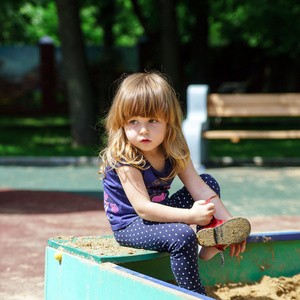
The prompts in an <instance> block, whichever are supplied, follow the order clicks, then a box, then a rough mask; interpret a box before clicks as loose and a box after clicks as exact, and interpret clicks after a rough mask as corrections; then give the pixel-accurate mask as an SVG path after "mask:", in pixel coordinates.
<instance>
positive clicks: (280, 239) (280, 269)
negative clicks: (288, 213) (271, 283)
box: [45, 232, 300, 300]
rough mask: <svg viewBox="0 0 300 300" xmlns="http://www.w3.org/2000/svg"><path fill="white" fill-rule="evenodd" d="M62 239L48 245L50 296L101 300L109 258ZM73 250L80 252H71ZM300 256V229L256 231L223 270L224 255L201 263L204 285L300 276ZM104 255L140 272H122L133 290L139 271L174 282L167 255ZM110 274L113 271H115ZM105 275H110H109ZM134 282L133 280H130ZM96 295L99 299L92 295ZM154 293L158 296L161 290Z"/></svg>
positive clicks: (48, 287) (226, 263) (48, 290)
mask: <svg viewBox="0 0 300 300" xmlns="http://www.w3.org/2000/svg"><path fill="white" fill-rule="evenodd" d="M59 241H61V239H60V240H59ZM59 241H55V240H49V245H51V246H52V245H54V248H50V247H48V248H47V256H46V276H45V283H46V284H45V295H47V298H46V299H48V300H49V299H50V300H52V299H55V300H56V299H72V300H73V299H98V298H97V297H98V294H99V293H101V294H102V293H103V289H106V287H104V286H103V285H102V286H99V282H102V281H103V280H106V279H105V278H106V277H105V278H103V277H101V276H102V275H103V274H102V271H99V270H102V268H100V266H101V265H102V264H103V262H104V260H103V258H101V257H100V258H96V259H95V257H94V256H91V255H89V254H87V253H82V251H79V252H78V251H77V250H78V249H77V250H76V251H73V250H72V249H69V248H66V247H63V246H62V245H61V243H60V242H59ZM57 249H62V251H63V260H62V263H61V264H59V262H58V261H57V260H55V259H54V253H55V251H57ZM70 252H71V253H74V254H75V255H76V256H73V255H70V254H68V253H70ZM161 255H162V256H161ZM128 256H129V257H128ZM299 258H300V233H299V232H285V233H263V234H257V235H251V236H250V237H249V238H248V243H247V249H246V251H245V252H244V253H243V254H241V255H239V256H238V257H233V258H231V257H230V256H229V251H225V266H224V268H221V259H220V256H218V255H216V256H215V257H214V258H213V259H211V260H209V261H199V271H200V274H201V278H202V280H203V284H204V285H214V284H216V283H228V282H243V283H251V282H254V281H258V280H260V279H261V277H262V276H263V275H269V276H272V277H279V276H293V275H295V274H298V273H299V271H300V265H299V262H300V259H299ZM104 259H105V261H106V260H110V261H111V262H115V261H118V264H119V266H118V267H119V268H123V269H122V270H123V271H124V270H126V269H127V270H131V271H129V272H133V273H132V274H135V277H130V278H131V279H128V278H127V277H126V280H125V278H123V277H122V276H121V277H118V282H119V283H118V285H119V286H120V287H122V288H123V285H124V282H126V284H125V285H126V286H127V287H128V288H129V286H131V285H132V287H131V288H132V289H133V288H135V287H134V285H135V284H136V283H133V282H131V281H136V280H137V277H139V276H137V275H138V274H139V275H140V276H142V277H145V278H146V277H147V278H150V279H148V283H149V280H150V282H152V283H153V282H154V281H155V280H164V281H165V282H166V281H170V280H174V277H173V274H172V272H171V269H170V261H169V260H170V258H169V256H168V255H167V256H166V254H165V253H164V254H162V253H158V252H153V251H150V253H145V252H144V256H142V255H135V256H133V255H125V256H124V257H123V256H122V257H119V258H116V257H112V256H111V257H109V256H106V257H105V258H104ZM99 263H100V264H99ZM99 268H100V269H99ZM125 268H126V269H125ZM107 272H108V273H110V271H107ZM109 275H110V274H109ZM105 276H108V275H107V274H106V275H105ZM154 278H155V279H154ZM128 280H129V281H130V282H129V283H128ZM164 284H167V283H162V282H161V284H160V285H164ZM138 285H139V284H138ZM156 287H157V286H156ZM139 288H140V286H139ZM73 289H75V290H74V291H73ZM115 289H117V290H118V289H119V288H117V287H115ZM91 290H93V292H91ZM94 291H95V292H94ZM96 291H97V292H96ZM91 293H95V294H93V298H86V296H87V295H90V294H91ZM113 293H116V291H113ZM124 293H125V292H124ZM153 293H154V294H155V293H156V292H153ZM65 295H68V297H67V298H66V297H65ZM77 295H80V297H81V298H80V297H79V298H76V297H77ZM114 295H115V294H114ZM115 296H116V297H117V296H118V295H117V294H116V295H115ZM152 296H153V295H152ZM107 297H108V296H107ZM122 297H123V294H122ZM128 297H129V296H128ZM143 298H145V297H143ZM101 299H106V298H101ZM107 299H111V298H107ZM114 299H118V298H114ZM122 299H123V298H122ZM124 299H126V298H124ZM128 299H133V298H128ZM145 299H147V298H145ZM149 299H150V298H149ZM161 299H162V298H161ZM164 299H169V298H164ZM170 299H173V298H170ZM182 299H185V298H182ZM143 300H144V299H143Z"/></svg>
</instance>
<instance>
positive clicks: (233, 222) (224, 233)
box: [196, 217, 251, 247]
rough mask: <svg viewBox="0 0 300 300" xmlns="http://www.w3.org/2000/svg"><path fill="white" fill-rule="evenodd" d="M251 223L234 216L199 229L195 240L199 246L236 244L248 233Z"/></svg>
mask: <svg viewBox="0 0 300 300" xmlns="http://www.w3.org/2000/svg"><path fill="white" fill-rule="evenodd" d="M250 231H251V225H250V223H249V221H248V220H247V219H246V218H242V217H235V218H232V219H229V220H227V221H225V222H224V223H222V224H221V225H219V226H217V227H214V228H206V229H201V230H199V231H198V232H197V234H196V235H197V240H198V243H199V245H201V246H208V247H210V246H216V245H231V244H238V243H241V242H243V241H245V240H246V239H247V237H248V236H249V235H250Z"/></svg>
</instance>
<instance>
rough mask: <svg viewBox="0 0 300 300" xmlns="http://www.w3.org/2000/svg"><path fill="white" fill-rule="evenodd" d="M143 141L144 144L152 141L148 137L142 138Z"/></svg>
mask: <svg viewBox="0 0 300 300" xmlns="http://www.w3.org/2000/svg"><path fill="white" fill-rule="evenodd" d="M141 143H143V144H148V143H151V141H150V140H148V139H142V140H141Z"/></svg>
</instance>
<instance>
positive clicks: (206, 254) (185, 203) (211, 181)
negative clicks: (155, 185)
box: [165, 174, 221, 260]
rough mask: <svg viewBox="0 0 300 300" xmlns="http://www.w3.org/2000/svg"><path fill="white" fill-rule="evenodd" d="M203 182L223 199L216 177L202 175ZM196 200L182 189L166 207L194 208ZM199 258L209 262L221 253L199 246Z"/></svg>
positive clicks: (212, 248) (172, 197)
mask: <svg viewBox="0 0 300 300" xmlns="http://www.w3.org/2000/svg"><path fill="white" fill-rule="evenodd" d="M200 177H201V178H202V180H203V181H204V182H205V183H206V184H207V185H208V186H209V187H210V188H211V189H212V190H213V191H214V192H215V193H216V194H217V195H218V196H219V198H221V190H220V185H219V183H218V182H217V181H216V179H215V178H214V177H212V176H211V175H209V174H201V175H200ZM193 203H194V200H193V198H192V197H191V195H190V193H189V192H188V190H187V189H186V187H183V188H181V189H180V190H179V191H177V192H176V193H174V194H173V195H172V196H171V197H170V198H169V199H168V200H167V203H165V204H166V205H169V206H174V207H180V208H190V207H192V206H193ZM200 229H201V226H197V229H196V231H199V230H200ZM199 247H200V248H199V258H200V259H202V260H209V259H211V258H212V257H214V256H215V255H216V254H218V253H219V252H220V251H219V250H218V249H217V248H214V247H201V246H199Z"/></svg>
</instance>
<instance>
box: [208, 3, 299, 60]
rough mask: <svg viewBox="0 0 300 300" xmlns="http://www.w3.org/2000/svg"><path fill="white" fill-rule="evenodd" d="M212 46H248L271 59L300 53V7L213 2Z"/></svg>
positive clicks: (292, 5) (290, 4)
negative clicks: (261, 50) (234, 44)
mask: <svg viewBox="0 0 300 300" xmlns="http://www.w3.org/2000/svg"><path fill="white" fill-rule="evenodd" d="M210 8H211V12H210V16H209V25H210V44H211V46H217V47H219V46H224V45H228V44H229V43H245V44H246V45H248V46H250V47H260V48H263V49H265V50H266V51H267V52H268V53H269V54H270V55H278V54H282V53H289V54H290V56H291V57H296V56H297V55H298V54H299V52H300V42H299V39H298V37H299V35H300V19H299V12H300V3H299V2H298V1H293V0H278V1H272V0H264V1H261V0H251V1H241V0H220V1H211V7H210Z"/></svg>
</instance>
